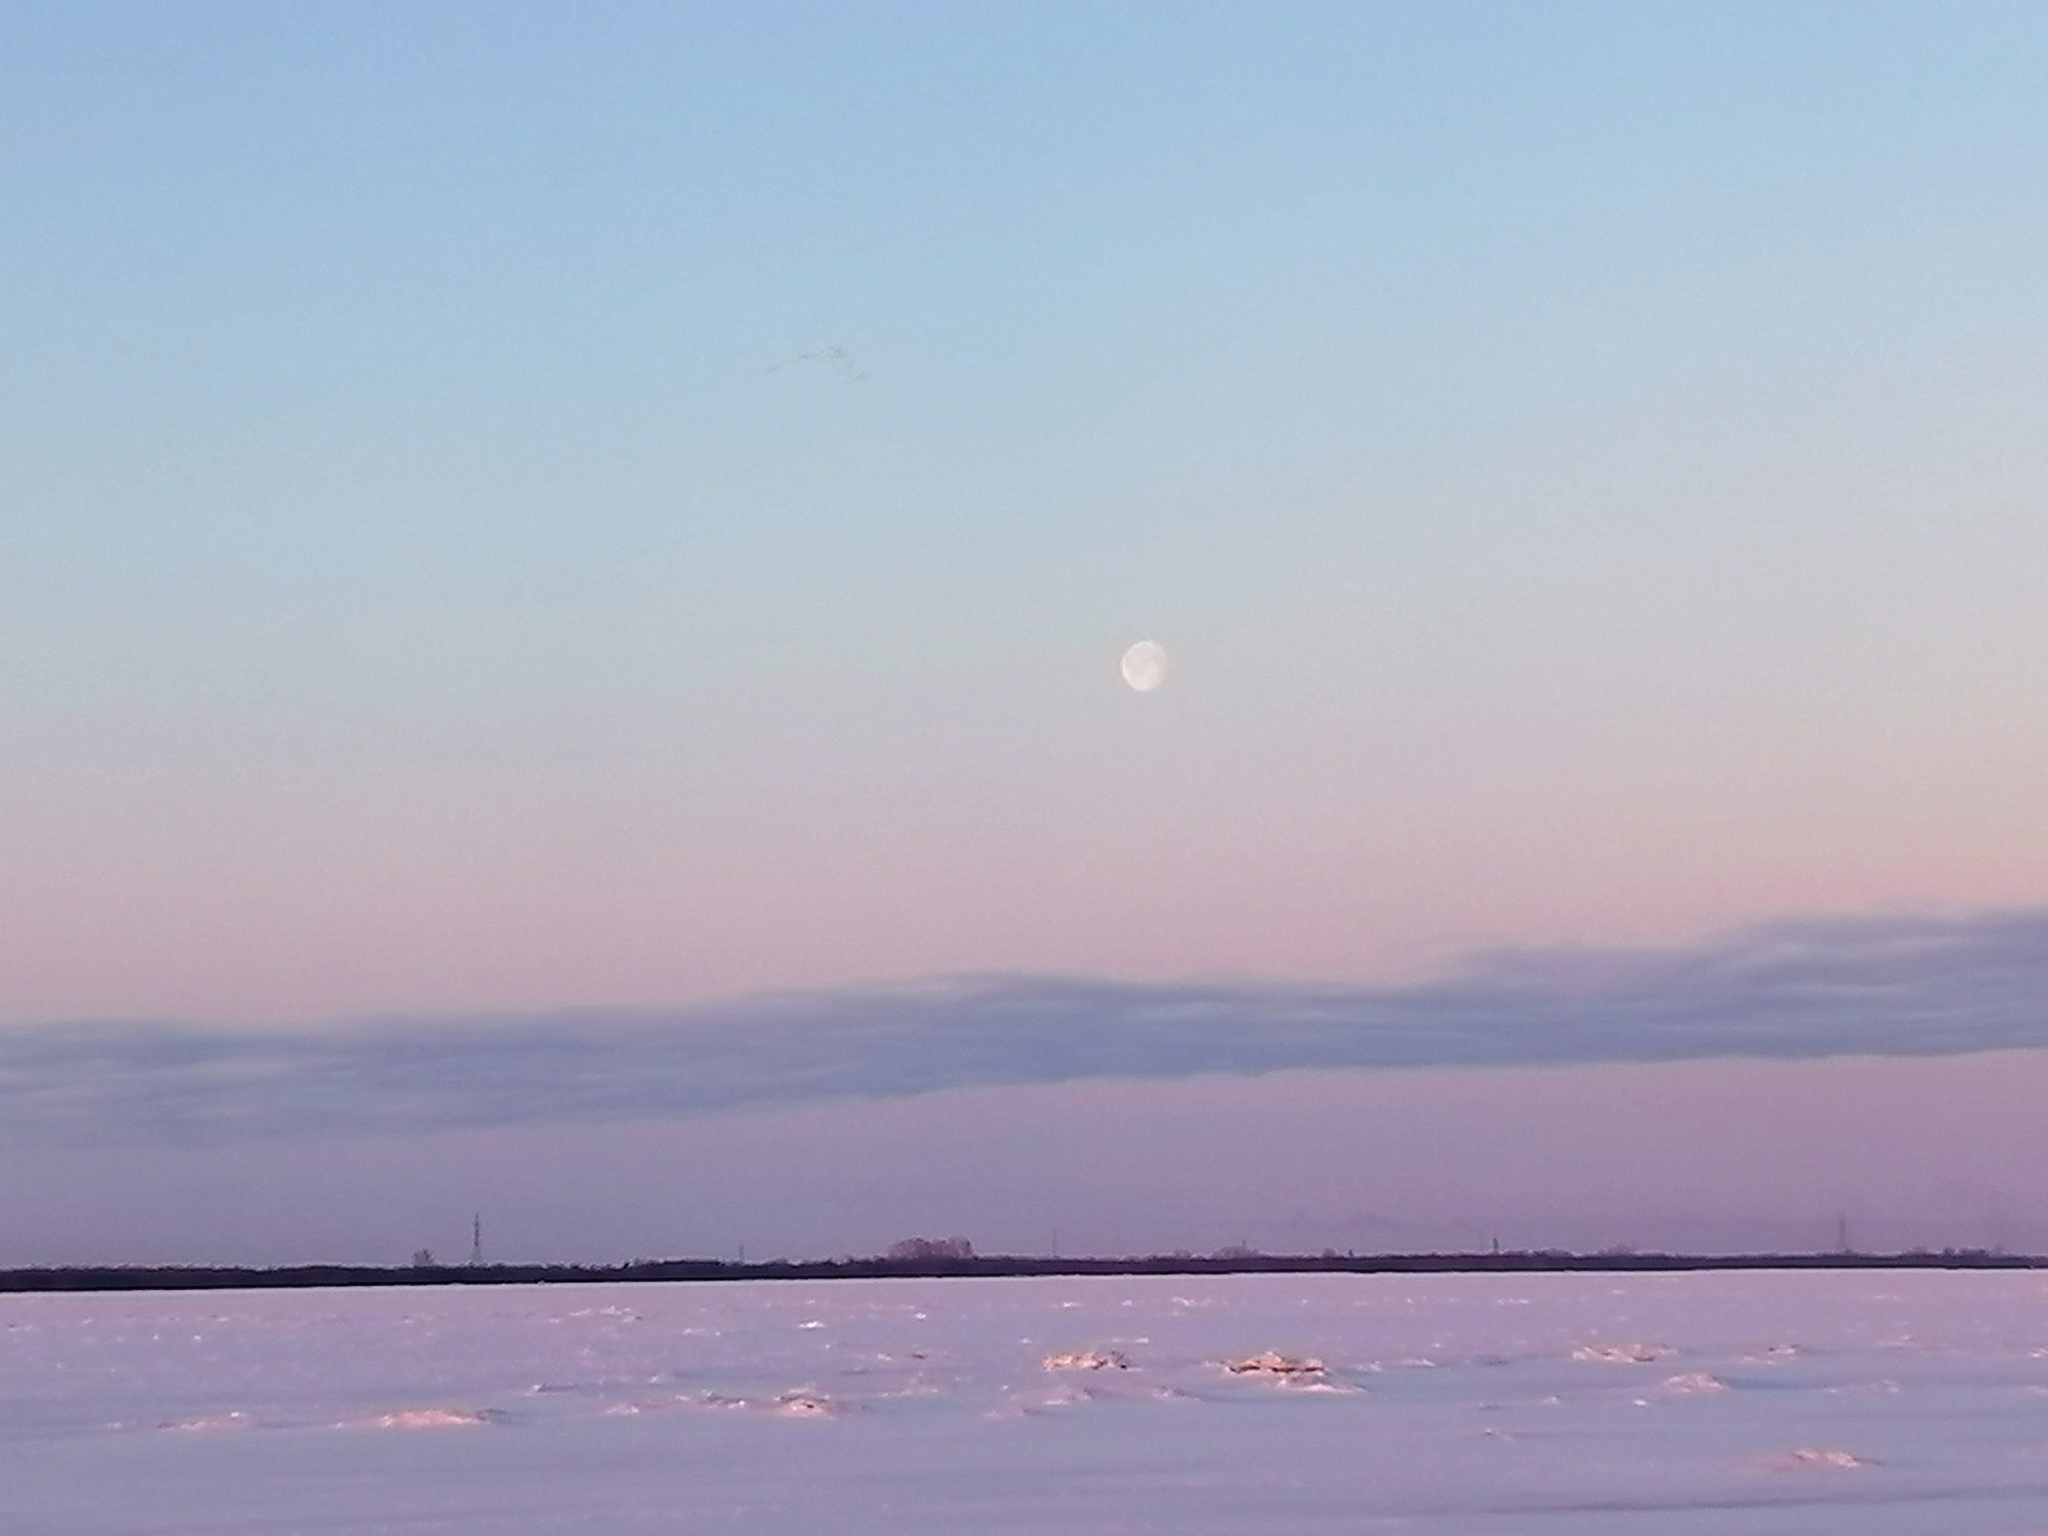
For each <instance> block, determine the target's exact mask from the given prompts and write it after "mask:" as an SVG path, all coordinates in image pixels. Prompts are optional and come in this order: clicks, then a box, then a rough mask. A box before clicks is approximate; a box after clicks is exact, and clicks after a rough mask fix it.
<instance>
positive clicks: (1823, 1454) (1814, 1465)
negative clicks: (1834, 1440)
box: [1764, 1446, 1870, 1472]
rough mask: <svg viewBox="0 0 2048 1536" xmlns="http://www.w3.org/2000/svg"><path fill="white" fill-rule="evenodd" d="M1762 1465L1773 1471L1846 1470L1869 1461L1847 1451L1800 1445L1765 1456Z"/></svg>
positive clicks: (1864, 1465)
mask: <svg viewBox="0 0 2048 1536" xmlns="http://www.w3.org/2000/svg"><path fill="white" fill-rule="evenodd" d="M1764 1465H1765V1466H1766V1467H1768V1468H1769V1469H1770V1470H1771V1471H1773V1472H1848V1471H1853V1470H1854V1469H1856V1468H1857V1467H1867V1466H1869V1465H1870V1463H1869V1462H1867V1461H1865V1460H1864V1459H1863V1458H1862V1457H1861V1456H1856V1455H1852V1454H1851V1453H1850V1452H1848V1451H1829V1450H1820V1449H1816V1448H1815V1447H1812V1446H1802V1447H1801V1448H1799V1449H1798V1450H1795V1451H1780V1452H1779V1453H1778V1454H1777V1455H1775V1456H1766V1457H1765V1458H1764Z"/></svg>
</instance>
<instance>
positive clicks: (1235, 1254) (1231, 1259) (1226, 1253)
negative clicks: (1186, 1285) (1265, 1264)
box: [1209, 1243, 1259, 1264]
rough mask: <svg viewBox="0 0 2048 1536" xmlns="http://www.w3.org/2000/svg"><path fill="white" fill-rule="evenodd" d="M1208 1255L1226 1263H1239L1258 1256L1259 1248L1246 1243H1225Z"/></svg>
mask: <svg viewBox="0 0 2048 1536" xmlns="http://www.w3.org/2000/svg"><path fill="white" fill-rule="evenodd" d="M1209 1257H1210V1258H1212V1259H1221V1260H1223V1262H1224V1263H1226V1264H1236V1263H1241V1262H1242V1261H1244V1260H1245V1259H1256V1258H1258V1257H1259V1250H1258V1249H1256V1248H1254V1247H1252V1246H1250V1245H1249V1244H1247V1243H1226V1244H1225V1245H1224V1246H1223V1247H1221V1248H1218V1249H1217V1250H1216V1251H1215V1252H1214V1253H1212V1254H1210V1255H1209Z"/></svg>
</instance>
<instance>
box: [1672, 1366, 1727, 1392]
mask: <svg viewBox="0 0 2048 1536" xmlns="http://www.w3.org/2000/svg"><path fill="white" fill-rule="evenodd" d="M1657 1390H1658V1391H1660V1392H1668V1393H1670V1394H1671V1395H1672V1396H1673V1397H1712V1396H1714V1395H1715V1394H1717V1393H1721V1392H1733V1391H1734V1390H1735V1389H1734V1388H1733V1387H1731V1386H1729V1385H1728V1383H1727V1382H1725V1381H1723V1380H1722V1379H1721V1378H1720V1377H1718V1376H1709V1375H1708V1374H1707V1373H1706V1372H1705V1371H1687V1372H1686V1373H1685V1374H1684V1375H1682V1376H1669V1377H1666V1378H1665V1380H1664V1381H1663V1383H1662V1384H1661V1385H1660V1386H1659V1387H1658V1389H1657Z"/></svg>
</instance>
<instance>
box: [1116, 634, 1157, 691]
mask: <svg viewBox="0 0 2048 1536" xmlns="http://www.w3.org/2000/svg"><path fill="white" fill-rule="evenodd" d="M1118 666H1119V667H1120V668H1121V669H1122V671H1123V674H1124V681H1125V682H1127V683H1129V684H1130V685H1131V686H1132V687H1133V688H1135V689H1137V690H1138V692H1140V693H1150V692H1151V691H1152V690H1153V689H1154V688H1157V687H1158V686H1159V685H1160V684H1161V683H1163V682H1165V681H1166V647H1165V646H1163V645H1160V644H1159V643H1158V642H1157V641H1153V640H1140V641H1139V642H1138V643H1137V644H1136V645H1134V646H1132V647H1131V648H1130V649H1129V650H1128V651H1125V652H1124V659H1123V660H1122V661H1121V662H1119V663H1118Z"/></svg>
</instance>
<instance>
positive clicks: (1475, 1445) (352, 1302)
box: [0, 1272, 2048, 1536]
mask: <svg viewBox="0 0 2048 1536" xmlns="http://www.w3.org/2000/svg"><path fill="white" fill-rule="evenodd" d="M1097 1361H1100V1362H1104V1365H1103V1366H1102V1368H1094V1366H1093V1362H1097ZM1272 1361H1280V1362H1283V1363H1284V1364H1285V1365H1287V1366H1288V1367H1289V1368H1288V1369H1252V1370H1242V1369H1238V1368H1237V1367H1240V1366H1242V1365H1244V1364H1245V1363H1247V1362H1272ZM1311 1363H1313V1364H1314V1366H1315V1367H1316V1368H1315V1369H1313V1370H1310V1369H1295V1368H1294V1367H1296V1366H1302V1367H1306V1366H1308V1365H1310V1364H1311ZM1111 1367H1115V1368H1111ZM2044 1394H2048V1275H2043V1274H2032V1273H2027V1272H2003V1273H1981V1272H1980V1273H1967V1274H1964V1273H1939V1272H1892V1273H1883V1272H1861V1273H1834V1274H1826V1273H1822V1274H1766V1273H1756V1272H1748V1273H1722V1274H1702V1275H1539V1276H1524V1277H1511V1276H1429V1277H1414V1278H1411V1277H1394V1276H1342V1275H1317V1276H1282V1275H1259V1276H1225V1277H1214V1278H1191V1277H1187V1276H1174V1277H1144V1278H1132V1279H1086V1280H1079V1279H1077V1280H1066V1279H1037V1280H936V1281H837V1282H817V1283H810V1282H800V1283H773V1282H750V1283H740V1284H715V1285H669V1286H658V1285H636V1286H623V1285H620V1286H573V1287H572V1286H560V1287H516V1288H515V1287H502V1288H500V1287H476V1288H462V1287H422V1288H402V1289H393V1290H348V1291H273V1292H248V1291H243V1292H198V1293H184V1294H172V1293H142V1294H96V1295H62V1296H11V1297H0V1506H4V1508H0V1515H4V1518H0V1528H4V1529H5V1530H6V1531H7V1532H8V1533H10V1536H14V1533H20V1536H103V1533H104V1536H111V1533H115V1532H119V1533H122V1536H171V1533H176V1536H256V1533H263V1536H293V1533H332V1532H351V1533H353V1532H363V1533H393V1536H398V1533H404V1536H428V1533H436V1536H455V1533H464V1536H467V1533H479V1536H514V1533H518V1536H527V1533H534V1536H542V1533H557V1532H560V1533H567V1532H592V1531H603V1532H608V1533H609V1532H622V1533H629V1536H630V1533H640V1532H648V1533H651V1532H676V1531H746V1532H757V1531H758V1532H784V1531H799V1530H811V1531H829V1532H835V1533H837V1532H849V1533H856V1536H858V1533H865V1532H885V1531H886V1532H890V1533H916V1532H931V1533H939V1532H946V1533H954V1532H962V1531H977V1532H982V1531H986V1532H997V1533H1010V1532H1055V1531H1058V1532H1091V1531H1093V1532H1138V1531H1146V1532H1149V1531H1167V1530H1171V1531H1175V1532H1193V1533H1203V1532H1226V1531H1227V1532H1251V1531H1274V1530H1300V1531H1328V1532H1337V1531H1344V1532H1353V1531H1365V1532H1373V1531H1387V1532H1418V1533H1430V1536H1462V1533H1488V1536H1510V1533H1512V1536H1522V1533H1536V1536H1541V1533H1545V1532H1556V1533H1560V1536H1563V1533H1570V1536H1603V1533H1622V1532H1627V1533H1631V1536H1634V1533H1648V1536H1680V1533H1688V1536H1689V1533H1699V1532H1709V1531H1711V1532H1730V1533H1754V1536H1765V1533H1769V1536H1792V1533H1800V1536H1831V1533H1844V1536H1846V1533H1851V1532H1854V1533H1856V1536H1892V1533H1905V1532H1913V1533H1921V1532H1929V1533H1931V1532H1957V1531H1967V1532H1970V1533H1971V1536H2007V1533H2009V1536H2020V1533H2024V1532H2034V1533H2038V1532H2041V1531H2044V1530H2048V1407H2044V1402H2048V1397H2044Z"/></svg>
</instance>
